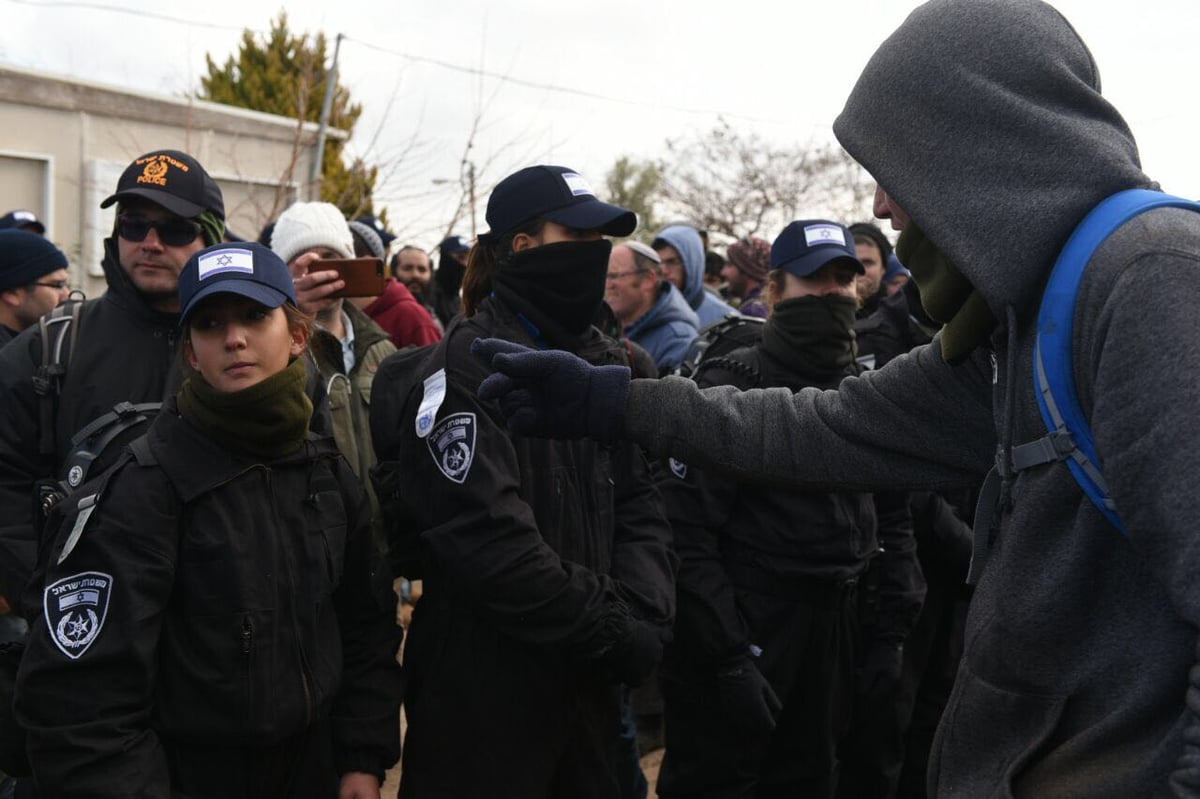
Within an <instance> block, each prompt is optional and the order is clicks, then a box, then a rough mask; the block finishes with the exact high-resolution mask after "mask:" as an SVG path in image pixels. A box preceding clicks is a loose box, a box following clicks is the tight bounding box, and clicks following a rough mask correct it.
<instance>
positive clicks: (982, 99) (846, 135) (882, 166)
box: [833, 0, 1154, 319]
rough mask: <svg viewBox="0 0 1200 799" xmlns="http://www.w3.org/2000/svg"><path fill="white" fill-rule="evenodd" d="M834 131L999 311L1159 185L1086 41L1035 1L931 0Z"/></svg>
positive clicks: (865, 76) (881, 58)
mask: <svg viewBox="0 0 1200 799" xmlns="http://www.w3.org/2000/svg"><path fill="white" fill-rule="evenodd" d="M833 129H834V133H835V134H836V136H837V138H838V140H839V141H840V142H841V144H842V146H843V147H844V148H845V149H846V151H847V152H848V153H849V154H850V155H851V156H853V157H854V159H855V160H857V161H858V162H859V163H860V164H862V166H863V167H865V168H866V170H867V171H868V172H870V173H871V175H872V176H874V178H875V179H876V180H877V181H878V182H879V185H880V186H881V187H882V188H883V190H884V191H886V192H887V193H888V195H889V196H891V197H892V199H893V200H895V202H896V203H897V204H898V205H899V206H900V207H901V208H903V209H904V211H905V212H906V213H907V214H908V215H909V216H910V217H911V219H912V221H913V222H914V223H915V224H916V225H917V227H918V228H920V230H921V231H922V232H923V233H924V234H925V236H926V237H927V238H928V239H929V241H931V242H932V243H933V244H934V245H936V246H937V248H938V249H939V250H940V251H941V252H942V253H943V254H944V255H945V256H946V257H947V258H948V259H949V260H950V261H951V263H953V264H954V265H955V266H956V267H957V268H958V269H959V270H960V271H961V272H962V273H963V274H964V275H966V277H967V278H968V279H969V280H970V281H971V283H972V284H973V285H974V286H975V287H976V288H977V289H978V290H979V291H980V293H981V294H982V295H983V297H984V299H985V300H986V301H987V304H988V307H989V308H990V309H991V311H992V312H993V314H995V316H996V318H997V319H1003V318H1005V311H1004V309H1005V307H1006V306H1012V307H1013V308H1014V309H1015V310H1016V311H1017V312H1018V313H1022V312H1023V311H1024V310H1027V308H1026V306H1028V305H1029V304H1030V303H1032V302H1035V301H1036V298H1037V297H1038V295H1039V292H1040V287H1041V285H1042V282H1043V280H1044V279H1045V277H1046V276H1047V275H1048V274H1049V270H1050V268H1051V267H1052V266H1053V263H1054V260H1055V258H1056V257H1057V254H1058V251H1059V250H1060V249H1061V247H1062V245H1063V244H1065V243H1066V239H1067V237H1068V236H1069V235H1070V233H1071V231H1072V230H1073V229H1074V227H1075V226H1076V225H1077V224H1078V223H1079V222H1080V220H1082V219H1083V217H1084V216H1085V215H1086V214H1087V212H1088V211H1090V210H1091V209H1092V207H1094V206H1095V205H1096V204H1097V203H1098V202H1100V201H1101V200H1102V199H1104V198H1105V197H1107V196H1109V195H1111V194H1114V193H1116V192H1118V191H1121V190H1123V189H1129V188H1138V187H1153V186H1154V184H1153V183H1152V182H1151V181H1150V180H1149V178H1147V177H1146V176H1145V175H1144V174H1143V173H1142V171H1141V165H1140V162H1139V159H1138V152H1137V145H1136V144H1135V142H1134V139H1133V134H1132V133H1131V132H1130V130H1129V127H1128V126H1127V125H1126V124H1125V121H1124V120H1123V119H1122V118H1121V115H1120V114H1119V113H1118V112H1117V110H1116V109H1115V108H1113V106H1112V105H1110V104H1109V103H1108V101H1107V100H1105V99H1104V98H1103V97H1102V96H1101V95H1100V75H1099V72H1098V71H1097V68H1096V64H1095V62H1094V61H1093V59H1092V55H1091V53H1090V52H1089V51H1088V49H1087V46H1086V45H1085V44H1084V43H1083V41H1082V40H1081V39H1080V38H1079V35H1078V34H1077V33H1076V32H1075V30H1074V28H1072V27H1071V25H1070V23H1068V22H1067V21H1066V20H1065V19H1064V18H1063V17H1062V15H1061V14H1060V13H1059V12H1058V11H1056V10H1055V9H1053V8H1052V7H1050V6H1049V5H1046V4H1045V3H1042V2H1038V0H931V2H928V3H926V4H925V5H923V6H921V7H919V8H917V9H916V10H915V11H913V13H912V14H911V15H909V17H908V19H907V20H905V21H904V23H903V24H902V25H901V26H900V27H899V28H898V29H897V30H896V32H895V33H893V34H892V35H891V36H890V37H889V38H888V39H887V40H886V41H885V42H884V43H883V44H882V45H880V47H879V49H878V50H876V52H875V54H874V55H873V56H872V57H871V60H870V61H869V62H868V64H867V66H866V68H865V69H864V70H863V73H862V75H861V76H860V77H859V79H858V83H857V84H856V85H855V87H854V90H853V91H852V92H851V94H850V97H849V99H848V100H847V101H846V105H845V108H844V109H843V110H842V113H841V114H840V115H839V116H838V118H837V120H836V121H835V122H834V126H833Z"/></svg>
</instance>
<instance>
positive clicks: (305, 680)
mask: <svg viewBox="0 0 1200 799" xmlns="http://www.w3.org/2000/svg"><path fill="white" fill-rule="evenodd" d="M308 468H309V469H310V470H311V469H312V468H313V467H312V464H311V463H310V464H309V467H308ZM266 479H267V493H268V494H269V495H270V497H271V507H272V508H274V509H275V515H276V516H277V517H280V516H281V514H280V513H279V497H277V496H276V495H275V480H274V477H273V475H272V473H271V470H270V469H269V468H268V469H266ZM276 546H277V547H279V548H280V555H281V556H282V560H283V565H284V568H285V569H287V576H288V585H289V586H291V588H292V590H296V589H297V588H298V586H297V584H296V573H295V569H294V568H293V566H294V564H293V563H292V558H291V554H292V553H290V552H289V551H288V548H287V547H284V546H283V545H282V542H280V541H277V542H276ZM288 607H289V609H290V610H291V614H290V615H291V619H292V637H293V640H294V643H295V647H296V654H297V656H298V657H299V660H300V685H301V687H302V688H303V689H304V724H305V726H308V725H310V724H312V719H313V698H312V684H311V677H310V675H309V672H310V671H311V667H310V666H309V663H308V658H307V657H306V656H305V654H304V643H303V638H302V636H301V631H300V618H299V616H298V614H297V612H296V604H295V602H289V603H288Z"/></svg>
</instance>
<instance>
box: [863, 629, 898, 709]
mask: <svg viewBox="0 0 1200 799" xmlns="http://www.w3.org/2000/svg"><path fill="white" fill-rule="evenodd" d="M903 667H904V645H903V644H899V643H894V642H892V641H884V640H875V641H872V642H871V643H870V645H869V646H868V647H867V651H866V652H865V653H863V657H862V659H861V660H860V662H859V667H858V675H857V677H858V680H857V682H858V685H857V688H858V694H859V696H862V697H863V698H865V699H867V700H868V701H880V700H884V699H887V698H888V697H892V696H895V694H896V691H897V690H898V689H899V687H900V672H901V670H902V669H903Z"/></svg>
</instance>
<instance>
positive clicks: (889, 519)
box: [871, 491, 925, 643]
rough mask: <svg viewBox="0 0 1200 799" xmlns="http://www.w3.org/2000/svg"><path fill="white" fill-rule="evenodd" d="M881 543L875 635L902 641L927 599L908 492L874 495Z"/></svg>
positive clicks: (873, 633) (876, 565)
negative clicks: (918, 558)
mask: <svg viewBox="0 0 1200 799" xmlns="http://www.w3.org/2000/svg"><path fill="white" fill-rule="evenodd" d="M874 500H875V517H876V519H877V520H878V525H879V527H878V535H879V546H880V549H881V550H882V551H881V552H880V553H879V555H877V556H876V559H877V560H876V562H874V563H872V568H873V569H877V570H878V571H877V576H878V586H877V587H878V591H879V607H878V610H877V612H876V614H875V618H874V620H873V622H874V623H873V625H872V626H873V628H874V629H873V630H872V631H871V633H872V635H873V637H874V638H876V639H878V640H886V641H890V642H892V643H900V642H902V641H903V640H904V639H905V638H907V637H908V634H909V632H911V630H912V628H913V626H914V625H916V623H917V616H918V615H919V614H920V613H921V605H922V603H923V602H924V601H925V577H924V575H922V573H921V564H920V562H919V561H918V560H917V544H916V539H915V537H914V535H913V525H912V514H911V512H910V510H909V504H908V494H905V493H902V492H895V491H884V492H878V493H876V494H875V495H874Z"/></svg>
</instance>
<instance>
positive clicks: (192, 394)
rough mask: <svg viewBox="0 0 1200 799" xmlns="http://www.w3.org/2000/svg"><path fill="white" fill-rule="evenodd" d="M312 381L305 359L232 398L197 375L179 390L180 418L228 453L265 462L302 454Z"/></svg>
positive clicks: (294, 361)
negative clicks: (308, 381)
mask: <svg viewBox="0 0 1200 799" xmlns="http://www.w3.org/2000/svg"><path fill="white" fill-rule="evenodd" d="M307 380H308V372H307V370H306V369H305V367H304V359H303V358H296V359H294V360H293V361H292V362H291V364H289V365H288V367H287V368H286V369H284V370H283V371H282V372H280V373H278V374H275V375H271V376H270V377H268V378H267V379H266V380H263V381H262V382H261V383H256V384H255V385H253V386H250V387H249V388H246V389H242V390H241V391H234V392H232V393H226V392H224V391H218V390H217V389H215V388H213V387H212V386H210V385H209V384H208V381H206V380H205V379H204V378H203V377H201V376H200V375H199V374H193V375H192V376H191V377H189V378H188V379H187V380H186V381H184V384H183V388H181V389H180V390H179V394H178V396H177V399H176V401H177V402H178V404H179V415H180V416H182V417H183V418H184V419H185V420H187V422H188V423H189V424H191V425H192V426H193V427H195V428H196V429H197V430H199V431H200V432H202V433H204V434H205V435H206V436H209V437H210V438H212V439H213V441H215V442H216V443H217V444H218V445H220V446H221V447H223V448H225V449H228V450H233V451H234V452H240V453H244V454H247V455H253V456H254V457H256V458H263V459H266V460H270V459H273V458H279V457H282V456H284V455H288V454H290V453H292V452H295V451H296V450H298V449H300V446H301V445H302V444H303V443H304V438H305V436H307V435H308V420H309V419H310V418H311V417H312V411H313V406H312V401H311V400H310V399H309V398H308V395H307V394H305V393H304V389H305V385H306V383H307Z"/></svg>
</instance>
